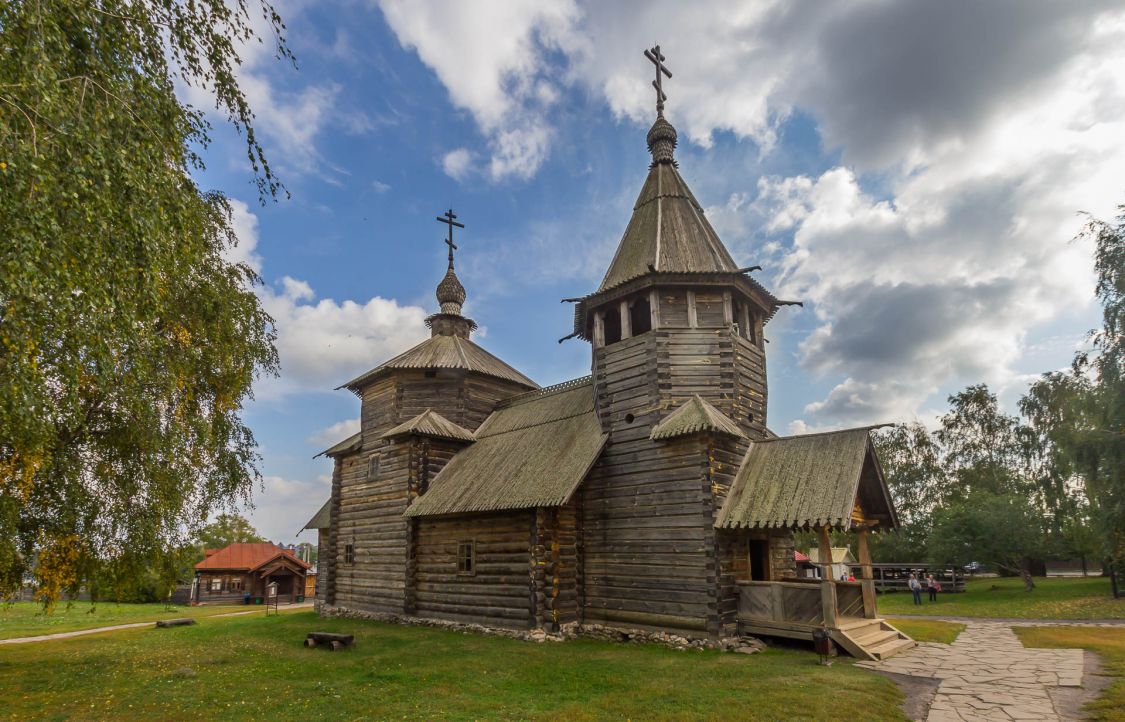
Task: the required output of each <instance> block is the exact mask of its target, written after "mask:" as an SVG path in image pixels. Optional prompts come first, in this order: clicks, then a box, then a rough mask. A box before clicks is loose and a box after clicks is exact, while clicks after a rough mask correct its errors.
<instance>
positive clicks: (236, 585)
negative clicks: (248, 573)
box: [230, 577, 242, 592]
mask: <svg viewBox="0 0 1125 722" xmlns="http://www.w3.org/2000/svg"><path fill="white" fill-rule="evenodd" d="M230 591H232V592H241V591H242V577H234V578H233V579H231V580H230Z"/></svg>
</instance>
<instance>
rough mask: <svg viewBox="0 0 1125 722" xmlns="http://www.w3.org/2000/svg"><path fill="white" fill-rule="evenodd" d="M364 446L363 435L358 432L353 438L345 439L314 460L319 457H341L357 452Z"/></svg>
mask: <svg viewBox="0 0 1125 722" xmlns="http://www.w3.org/2000/svg"><path fill="white" fill-rule="evenodd" d="M362 444H363V434H361V433H359V432H358V431H357V432H356V433H354V434H352V435H351V436H349V437H348V438H346V439H344V440H343V441H341V442H340V443H338V444H336V445H335V446H330V447H328V448H327V449H325V450H324V451H322V452H320V453H319V454H317V455H316V456H314V457H313V458H314V459H315V458H317V456H339V455H340V454H346V453H348V452H351V451H355V450H356V449H358V448H359V447H360V446H361V445H362Z"/></svg>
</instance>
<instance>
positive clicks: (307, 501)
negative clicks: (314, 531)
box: [246, 475, 332, 543]
mask: <svg viewBox="0 0 1125 722" xmlns="http://www.w3.org/2000/svg"><path fill="white" fill-rule="evenodd" d="M331 494H332V480H331V477H329V476H319V477H317V478H315V479H312V480H301V479H287V478H285V477H283V476H276V475H267V476H263V477H262V491H261V493H260V494H255V496H254V508H253V509H248V510H247V514H246V515H247V518H248V519H249V520H250V523H251V524H252V525H253V526H254V528H255V529H257V530H258V533H260V534H261V535H262V536H264V537H265V538H266V539H269V540H270V541H273V542H281V543H288V542H292V541H294V540H295V539H296V537H297V534H298V533H299V531H300V529H301V527H302V526H304V525H305V523H306V522H308V520H309V519H311V518H312V516H313V514H316V512H317V511H319V510H320V506H321V504H323V503H324V500H325V499H327V498H328V497H329V496H331ZM304 538H305V539H306V540H308V539H309V534H308V533H307V532H306V535H305V537H304ZM312 541H313V542H314V543H315V537H314V538H313V539H312Z"/></svg>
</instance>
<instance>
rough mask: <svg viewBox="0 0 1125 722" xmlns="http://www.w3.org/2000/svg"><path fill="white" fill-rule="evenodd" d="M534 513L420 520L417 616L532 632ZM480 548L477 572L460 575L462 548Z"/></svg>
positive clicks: (517, 512) (417, 551)
mask: <svg viewBox="0 0 1125 722" xmlns="http://www.w3.org/2000/svg"><path fill="white" fill-rule="evenodd" d="M535 531H536V513H535V511H534V510H521V511H514V512H505V513H495V514H488V515H483V514H482V515H466V516H457V517H426V518H420V519H417V520H416V534H417V545H416V547H415V555H416V559H417V565H416V571H415V573H414V587H415V592H414V593H415V600H416V601H415V605H416V613H417V614H418V615H419V616H422V617H434V618H437V619H448V620H451V621H456V622H465V623H477V624H486V625H492V626H504V627H515V628H521V629H526V628H528V627H530V626H531V623H532V619H533V612H534V605H535V599H534V596H533V594H532V584H531V581H532V575H531V574H530V573H529V569H531V568H532V554H531V542H532V538H533V536H534V535H535ZM463 541H471V542H473V543H474V545H475V554H476V568H475V570H474V572H473V573H472V574H471V575H465V574H460V573H458V568H457V547H458V545H459V544H460V543H461V542H463Z"/></svg>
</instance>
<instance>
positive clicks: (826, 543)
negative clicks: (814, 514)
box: [816, 526, 832, 579]
mask: <svg viewBox="0 0 1125 722" xmlns="http://www.w3.org/2000/svg"><path fill="white" fill-rule="evenodd" d="M816 535H817V541H818V542H819V547H820V575H821V578H822V579H831V578H832V539H830V538H829V536H828V527H826V526H818V527H817V528H816Z"/></svg>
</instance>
